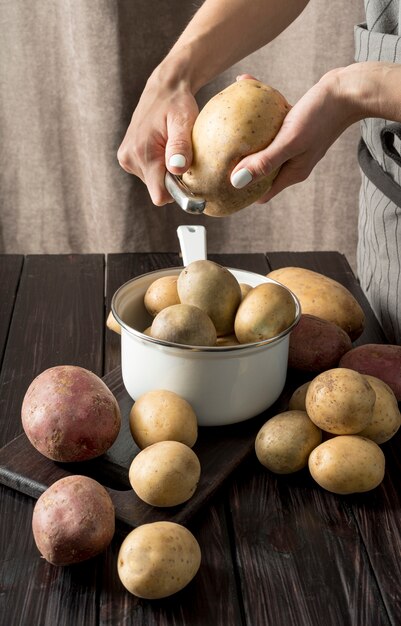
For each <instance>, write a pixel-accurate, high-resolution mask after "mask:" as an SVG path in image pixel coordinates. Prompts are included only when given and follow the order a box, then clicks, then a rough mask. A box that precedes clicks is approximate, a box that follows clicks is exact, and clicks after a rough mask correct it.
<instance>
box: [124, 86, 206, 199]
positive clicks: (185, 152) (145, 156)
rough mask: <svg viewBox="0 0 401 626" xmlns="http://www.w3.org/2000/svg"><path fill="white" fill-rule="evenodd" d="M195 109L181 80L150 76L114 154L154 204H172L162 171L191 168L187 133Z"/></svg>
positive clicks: (189, 94)
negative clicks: (140, 182) (140, 181)
mask: <svg viewBox="0 0 401 626" xmlns="http://www.w3.org/2000/svg"><path fill="white" fill-rule="evenodd" d="M198 112H199V111H198V106H197V104H196V100H195V98H194V96H193V95H192V93H191V91H190V89H189V86H187V85H186V83H185V82H184V81H179V82H178V81H177V82H176V81H163V79H162V77H160V76H158V75H153V76H151V77H150V79H149V81H148V83H147V85H146V87H145V89H144V91H143V93H142V96H141V98H140V100H139V103H138V106H137V107H136V109H135V111H134V114H133V116H132V119H131V123H130V125H129V127H128V129H127V132H126V134H125V137H124V140H123V142H122V143H121V146H120V148H119V150H118V153H117V158H118V161H119V163H120V165H121V167H122V168H123V169H124V170H125V171H126V172H129V173H130V174H135V175H136V176H139V178H140V179H141V180H142V181H143V182H144V183H145V185H147V187H148V190H149V194H150V196H151V198H152V201H153V203H154V204H156V205H158V206H162V205H164V204H166V203H168V202H173V200H172V198H171V196H170V194H169V193H168V191H166V188H165V186H164V176H165V172H166V169H168V170H169V171H170V172H172V173H173V174H182V173H183V172H185V171H186V170H187V169H188V167H189V166H190V165H191V161H192V144H191V133H192V127H193V125H194V122H195V118H196V117H197V115H198Z"/></svg>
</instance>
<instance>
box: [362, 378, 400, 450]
mask: <svg viewBox="0 0 401 626" xmlns="http://www.w3.org/2000/svg"><path fill="white" fill-rule="evenodd" d="M364 376H365V378H366V379H367V380H368V382H369V385H370V386H371V387H372V389H373V390H374V392H375V394H376V400H375V404H374V407H373V415H372V420H371V422H370V423H369V424H368V425H367V426H366V428H364V429H363V430H362V431H361V432H360V433H358V435H360V436H361V437H367V438H368V439H371V440H372V441H374V442H376V443H378V444H381V443H385V442H386V441H388V440H389V439H391V437H393V436H394V435H395V433H396V432H397V431H398V429H399V428H400V426H401V414H400V411H399V408H398V402H397V398H396V397H395V395H394V393H393V391H392V389H391V388H390V387H389V386H388V385H386V383H385V382H383V381H382V380H380V378H376V377H375V376H369V375H368V374H364Z"/></svg>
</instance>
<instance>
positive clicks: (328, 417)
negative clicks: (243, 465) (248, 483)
mask: <svg viewBox="0 0 401 626" xmlns="http://www.w3.org/2000/svg"><path fill="white" fill-rule="evenodd" d="M400 425H401V414H400V411H399V408H398V403H397V399H396V397H395V394H394V393H393V391H392V389H391V388H390V387H389V386H388V385H387V384H386V383H384V382H383V381H382V380H380V379H379V378H376V377H374V376H369V375H363V374H360V373H359V372H356V371H355V370H351V369H347V368H342V367H337V368H333V369H330V370H327V371H325V372H322V373H320V374H318V375H317V376H316V377H315V378H313V379H312V380H311V381H310V382H307V383H304V384H303V385H301V386H300V387H299V388H298V389H296V390H295V391H294V393H293V395H292V396H291V399H290V402H289V407H288V411H285V412H283V413H281V414H278V415H276V416H275V417H273V418H272V419H270V420H269V421H267V422H266V423H265V424H264V425H263V426H262V428H261V429H260V431H259V433H258V435H257V437H256V441H255V451H256V455H257V457H258V459H259V461H260V462H261V463H262V465H264V466H265V467H267V468H268V469H269V470H271V471H272V472H275V473H278V474H289V473H292V472H296V471H298V470H300V469H302V468H304V467H306V466H308V467H309V471H310V474H311V476H312V478H313V479H314V480H315V481H316V482H317V483H318V484H319V485H320V486H321V487H323V488H324V489H326V490H328V491H331V492H333V493H337V494H350V493H359V492H364V491H369V490H371V489H374V488H375V487H377V486H378V485H379V484H380V483H381V482H382V480H383V478H384V470H385V457H384V454H383V451H382V450H381V448H380V444H382V443H385V442H386V441H388V440H389V439H391V437H393V436H394V435H395V434H396V432H397V431H398V429H399V428H400Z"/></svg>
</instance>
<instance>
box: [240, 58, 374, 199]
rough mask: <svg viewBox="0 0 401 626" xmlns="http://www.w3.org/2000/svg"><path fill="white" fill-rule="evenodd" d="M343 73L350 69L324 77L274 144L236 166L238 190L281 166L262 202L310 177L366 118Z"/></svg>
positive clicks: (300, 103)
mask: <svg viewBox="0 0 401 626" xmlns="http://www.w3.org/2000/svg"><path fill="white" fill-rule="evenodd" d="M344 72H347V68H339V69H336V70H332V71H330V72H329V73H328V74H325V75H324V76H323V78H322V79H321V80H320V81H319V82H318V83H317V84H316V85H314V86H313V87H312V88H311V89H310V90H309V91H308V92H307V93H306V94H305V95H304V96H303V97H302V98H301V99H300V100H299V101H298V102H297V103H296V104H295V105H294V106H293V107H292V109H291V110H290V111H289V113H288V114H287V116H286V118H285V119H284V122H283V125H282V127H281V129H280V131H279V132H278V134H277V136H276V137H275V139H274V140H273V142H272V143H271V144H270V145H269V146H268V147H267V148H266V149H265V150H262V151H261V152H258V153H255V154H253V155H250V156H248V157H246V158H245V159H243V160H242V161H241V162H240V163H239V164H238V165H237V166H236V167H235V169H234V170H233V172H232V174H231V183H232V184H233V185H234V186H235V187H244V186H245V185H246V184H249V183H250V182H251V181H254V180H257V179H258V178H260V177H261V176H263V175H267V174H269V173H270V172H272V171H273V170H275V169H277V168H279V167H280V166H281V169H280V171H279V173H278V175H277V177H276V178H275V180H274V183H273V185H272V187H271V189H270V191H269V192H268V193H267V194H265V195H264V196H263V197H262V198H260V199H259V202H261V203H263V202H267V201H268V200H270V199H271V198H273V196H275V195H277V194H278V193H279V192H280V191H282V190H283V189H285V188H286V187H289V186H290V185H294V184H295V183H299V182H301V181H303V180H305V179H306V178H307V177H308V176H309V174H310V173H311V171H312V170H313V168H314V167H315V165H316V164H317V163H318V161H319V160H320V159H321V158H322V157H323V156H324V155H325V153H326V151H327V150H328V148H329V147H330V146H331V145H332V144H333V143H334V142H335V140H336V139H337V138H338V137H339V136H340V135H341V133H342V132H343V131H344V130H345V129H346V128H347V127H348V126H350V125H351V124H352V123H354V122H355V121H357V120H358V119H362V117H363V112H362V110H360V111H359V109H360V107H358V106H357V103H356V101H355V98H353V97H349V94H350V91H351V90H346V91H344V90H343V89H342V78H343V74H344ZM244 183H245V184H244Z"/></svg>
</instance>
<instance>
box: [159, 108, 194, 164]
mask: <svg viewBox="0 0 401 626" xmlns="http://www.w3.org/2000/svg"><path fill="white" fill-rule="evenodd" d="M195 117H196V114H195V115H194V114H190V113H188V112H179V111H176V112H175V113H174V116H173V117H170V118H168V119H167V137H168V139H167V144H166V168H167V169H168V170H169V171H170V172H171V173H172V174H182V173H183V172H185V171H186V170H187V169H188V167H189V166H190V165H191V163H192V140H191V135H192V128H193V125H194V122H195Z"/></svg>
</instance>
